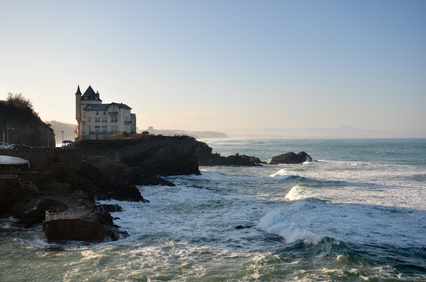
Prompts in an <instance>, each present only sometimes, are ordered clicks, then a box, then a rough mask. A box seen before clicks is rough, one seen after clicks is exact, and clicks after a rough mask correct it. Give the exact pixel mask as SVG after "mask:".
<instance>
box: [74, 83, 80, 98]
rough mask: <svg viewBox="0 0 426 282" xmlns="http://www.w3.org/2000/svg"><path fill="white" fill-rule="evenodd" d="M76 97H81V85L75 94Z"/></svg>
mask: <svg viewBox="0 0 426 282" xmlns="http://www.w3.org/2000/svg"><path fill="white" fill-rule="evenodd" d="M75 95H80V96H81V91H80V85H79V86H78V87H77V92H75Z"/></svg>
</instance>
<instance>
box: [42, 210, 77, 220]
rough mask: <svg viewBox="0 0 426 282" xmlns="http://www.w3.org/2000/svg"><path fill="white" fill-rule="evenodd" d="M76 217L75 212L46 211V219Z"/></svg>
mask: <svg viewBox="0 0 426 282" xmlns="http://www.w3.org/2000/svg"><path fill="white" fill-rule="evenodd" d="M70 218H75V214H74V212H61V213H56V212H53V211H51V210H48V211H46V212H45V220H57V219H70Z"/></svg>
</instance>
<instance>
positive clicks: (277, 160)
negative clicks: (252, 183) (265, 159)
mask: <svg viewBox="0 0 426 282" xmlns="http://www.w3.org/2000/svg"><path fill="white" fill-rule="evenodd" d="M306 161H308V162H312V158H311V156H309V155H308V154H307V153H306V152H304V151H302V152H299V153H298V154H295V153H294V152H288V153H285V154H281V155H279V156H275V157H273V158H272V160H271V162H270V164H301V163H304V162H306Z"/></svg>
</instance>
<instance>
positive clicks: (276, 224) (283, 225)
mask: <svg viewBox="0 0 426 282" xmlns="http://www.w3.org/2000/svg"><path fill="white" fill-rule="evenodd" d="M283 212H284V211H283V210H278V211H274V212H271V213H268V214H267V215H265V216H264V217H263V218H262V219H261V220H260V222H259V224H258V227H259V228H261V229H263V230H265V231H266V232H268V233H272V234H276V235H279V236H281V237H283V238H284V239H285V240H286V241H287V243H294V242H297V241H303V242H305V243H310V244H318V242H319V241H321V239H322V236H320V235H318V234H315V233H313V232H311V231H308V230H306V229H302V228H299V227H297V226H295V225H293V224H289V222H287V221H286V220H283V218H284V217H285V215H284V213H283Z"/></svg>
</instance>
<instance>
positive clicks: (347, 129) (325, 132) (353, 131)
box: [237, 125, 424, 138]
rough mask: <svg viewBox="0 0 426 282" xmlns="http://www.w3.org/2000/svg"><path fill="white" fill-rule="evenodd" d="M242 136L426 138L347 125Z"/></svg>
mask: <svg viewBox="0 0 426 282" xmlns="http://www.w3.org/2000/svg"><path fill="white" fill-rule="evenodd" d="M237 134H238V135H240V136H252V137H259V136H262V137H271V138H273V137H276V138H279V137H282V138H424V136H423V135H422V134H421V133H416V132H408V131H407V132H405V131H390V130H370V129H361V128H355V127H353V126H349V125H345V126H341V127H338V128H327V127H309V128H289V129H284V128H276V127H269V128H262V129H256V130H247V131H245V132H243V131H241V132H238V133H237Z"/></svg>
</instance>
